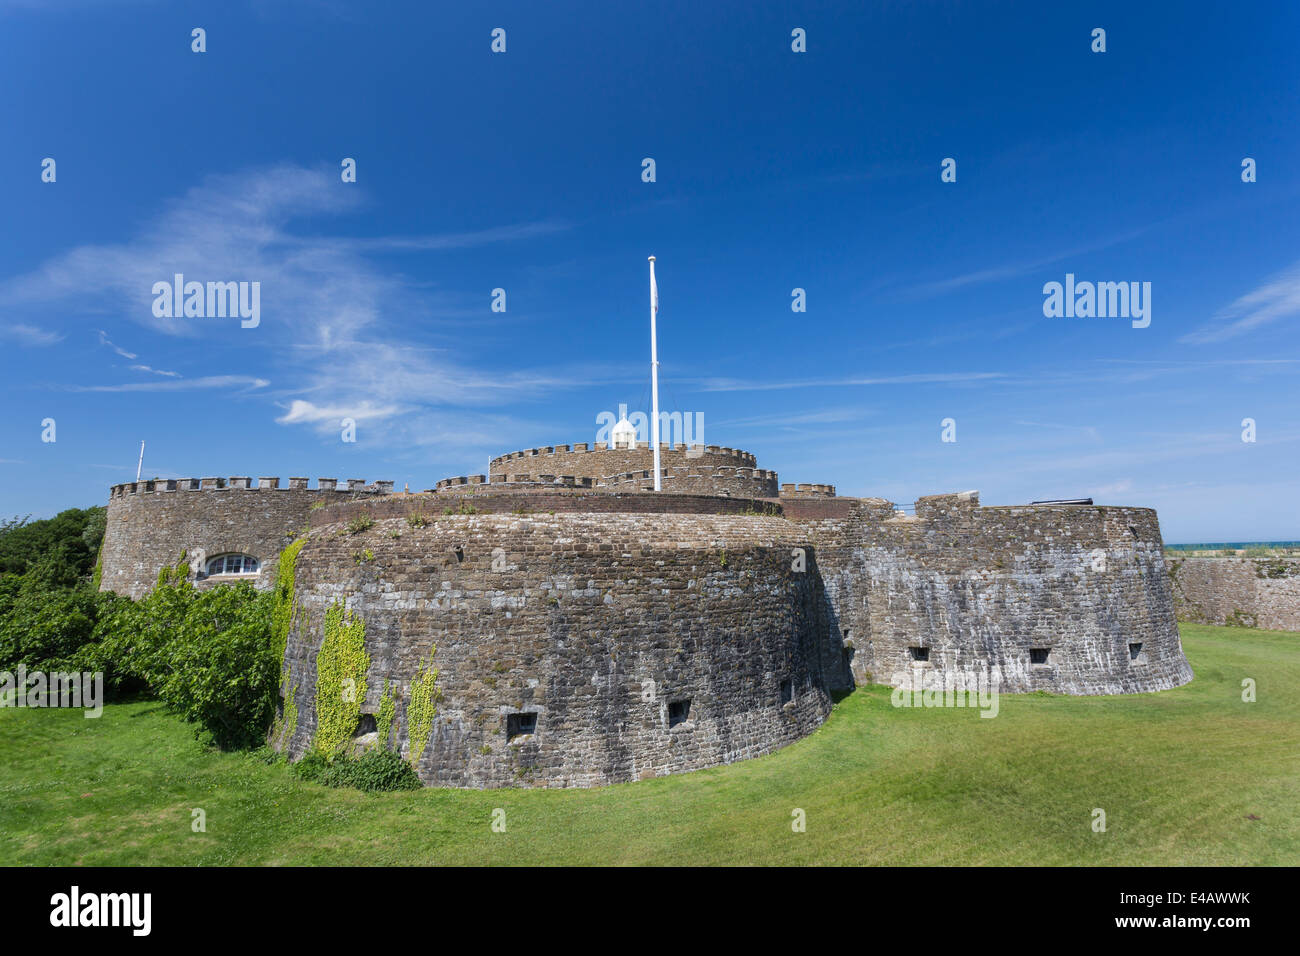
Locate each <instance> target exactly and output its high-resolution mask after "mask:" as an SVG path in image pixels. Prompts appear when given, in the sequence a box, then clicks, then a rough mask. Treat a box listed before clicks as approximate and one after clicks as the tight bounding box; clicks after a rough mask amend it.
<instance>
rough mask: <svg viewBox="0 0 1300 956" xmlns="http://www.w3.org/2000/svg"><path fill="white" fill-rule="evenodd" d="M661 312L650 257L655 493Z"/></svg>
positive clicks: (657, 481)
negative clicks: (658, 315)
mask: <svg viewBox="0 0 1300 956" xmlns="http://www.w3.org/2000/svg"><path fill="white" fill-rule="evenodd" d="M658 311H659V287H658V286H656V285H655V257H654V256H651V257H650V421H651V422H652V424H651V426H650V444H651V447H652V448H653V449H654V468H655V491H662V490H663V486H662V485H661V484H660V483H659V346H658V343H657V341H656V339H655V315H656V313H658Z"/></svg>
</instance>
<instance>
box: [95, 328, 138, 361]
mask: <svg viewBox="0 0 1300 956" xmlns="http://www.w3.org/2000/svg"><path fill="white" fill-rule="evenodd" d="M99 344H100V345H105V346H107V347H108V348H110V349H112V350H113V351H114V352H116V353H117V354H118V355H120V356H122V358H128V359H131V360H132V361H134V360H135V359H138V358H139V357H140V356H138V355H136V354H135V353H134V352H128V351H127V350H126V349H124V348H122V347H121V346H118V345H114V344H113V343H112V342H111V341H110V340H109V338H108V333H107V332H105V331H104V330H103V329H100V330H99Z"/></svg>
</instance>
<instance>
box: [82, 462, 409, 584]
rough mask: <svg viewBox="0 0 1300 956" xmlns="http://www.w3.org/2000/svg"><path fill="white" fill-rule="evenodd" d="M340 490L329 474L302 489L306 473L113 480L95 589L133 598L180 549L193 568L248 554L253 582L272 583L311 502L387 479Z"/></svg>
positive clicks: (352, 494)
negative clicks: (257, 565) (285, 481)
mask: <svg viewBox="0 0 1300 956" xmlns="http://www.w3.org/2000/svg"><path fill="white" fill-rule="evenodd" d="M344 485H345V487H344V488H343V489H340V488H338V482H337V481H336V480H335V479H333V478H321V479H319V481H318V486H317V487H316V488H314V489H313V488H308V486H307V479H306V478H290V479H289V486H288V487H287V488H281V487H280V479H279V478H259V479H258V483H257V485H256V486H253V484H252V479H250V478H240V477H235V478H228V479H227V478H180V479H171V480H164V479H157V480H154V481H140V482H129V483H126V484H121V485H114V486H113V487H112V489H111V492H110V495H109V499H108V523H107V525H106V527H105V529H104V546H103V551H102V553H101V561H102V573H101V577H100V585H99V587H100V590H101V591H116V592H117V593H119V594H126V595H129V596H130V597H132V598H139V597H141V596H143V595H144V594H146V593H147V592H148V591H150V590H151V589H152V588H153V587H154V585H155V584H156V583H157V581H158V572H159V571H160V570H161V569H162V568H164V567H166V566H170V565H175V564H176V562H177V561H178V560H179V559H180V556H181V554H182V553H184V554H185V555H186V558H187V559H188V561H189V563H190V566H191V567H192V568H196V569H198V568H202V567H203V564H204V562H205V561H206V559H207V558H210V557H214V556H216V555H218V554H230V553H237V554H249V555H252V556H253V557H255V558H257V559H258V561H260V562H261V571H260V572H259V573H258V574H257V575H256V577H254V578H253V579H252V580H253V584H254V586H255V587H259V588H269V587H271V586H272V584H273V583H274V582H273V580H272V578H273V575H274V563H275V558H276V556H277V555H278V554H279V553H280V552H281V551H282V550H283V549H284V547H285V546H286V545H287V544H288V543H289V542H290V541H291V540H292V535H293V534H295V533H297V532H299V531H301V530H302V529H303V528H305V527H306V525H307V518H308V515H309V514H310V513H311V510H312V508H313V507H319V506H321V505H323V504H328V503H330V502H334V501H350V500H353V499H355V498H358V497H369V496H372V495H376V494H386V493H389V492H391V491H392V490H393V483H392V482H391V481H381V482H376V483H375V484H373V485H367V484H366V483H365V482H362V481H358V480H356V479H353V480H351V481H347V482H345V483H344Z"/></svg>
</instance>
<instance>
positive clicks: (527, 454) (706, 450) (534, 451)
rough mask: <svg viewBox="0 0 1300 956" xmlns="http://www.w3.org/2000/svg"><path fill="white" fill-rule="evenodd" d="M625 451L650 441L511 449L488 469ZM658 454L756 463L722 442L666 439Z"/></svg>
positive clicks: (646, 448) (645, 447)
mask: <svg viewBox="0 0 1300 956" xmlns="http://www.w3.org/2000/svg"><path fill="white" fill-rule="evenodd" d="M628 451H651V452H652V451H653V449H652V448H651V447H650V443H649V442H644V441H639V442H635V443H634V444H633V445H630V446H626V445H620V446H616V447H613V448H611V447H610V446H609V443H608V442H603V441H601V442H592V443H587V442H577V443H575V444H572V445H568V444H565V445H541V446H539V447H537V448H525V449H523V450H521V451H512V452H509V453H507V454H505V455H501V456H499V457H497V458H494V459H492V461H491V463H490V466H489V467H490V469H491V470H492V472H493V473H495V472H496V471H497V470H498V468H502V469H504V466H505V465H507V464H508V463H509V462H511V461H515V460H517V459H520V458H538V457H545V456H550V455H580V454H592V453H596V452H628ZM659 451H660V454H671V455H684V456H686V457H687V458H688V459H691V458H702V457H705V456H709V457H723V458H730V459H734V464H736V465H739V466H747V467H750V468H752V467H754V466H755V465H757V464H758V459H757V458H755V457H754V455H753V454H751V453H750V452H747V451H741V450H740V449H737V448H728V447H726V446H724V445H690V446H687V445H684V444H680V443H679V444H675V445H674V444H670V443H668V442H660V443H659Z"/></svg>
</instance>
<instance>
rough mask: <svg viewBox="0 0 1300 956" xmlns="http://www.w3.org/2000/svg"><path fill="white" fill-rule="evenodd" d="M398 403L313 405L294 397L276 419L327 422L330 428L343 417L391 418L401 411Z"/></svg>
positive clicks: (288, 421)
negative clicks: (287, 407)
mask: <svg viewBox="0 0 1300 956" xmlns="http://www.w3.org/2000/svg"><path fill="white" fill-rule="evenodd" d="M401 410H402V409H401V407H400V406H398V405H384V406H375V405H371V404H370V403H369V402H363V403H361V404H360V405H314V404H312V403H311V402H307V401H303V400H302V399H294V401H293V402H292V404H290V406H289V410H288V411H287V412H286V413H285V414H283V415H281V416H280V417H279V418H277V419H276V421H277V422H279V423H280V424H281V425H298V424H302V423H310V424H315V423H317V422H327V423H328V424H329V427H330V428H335V427H338V425H339V424H341V423H342V421H343V419H345V418H351V419H352V420H353V421H358V422H361V421H367V420H370V419H376V418H391V417H392V416H393V415H396V414H398V413H399V412H400V411H401Z"/></svg>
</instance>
